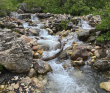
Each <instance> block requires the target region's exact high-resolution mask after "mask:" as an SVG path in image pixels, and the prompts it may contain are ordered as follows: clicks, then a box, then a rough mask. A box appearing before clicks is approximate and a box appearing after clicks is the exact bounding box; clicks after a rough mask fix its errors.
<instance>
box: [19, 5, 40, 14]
mask: <svg viewBox="0 0 110 93" xmlns="http://www.w3.org/2000/svg"><path fill="white" fill-rule="evenodd" d="M41 11H42V8H41V7H31V8H30V7H29V5H27V3H21V4H20V5H19V8H18V11H17V12H18V13H23V12H25V13H39V12H41Z"/></svg>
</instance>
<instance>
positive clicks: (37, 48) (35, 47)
mask: <svg viewBox="0 0 110 93" xmlns="http://www.w3.org/2000/svg"><path fill="white" fill-rule="evenodd" d="M32 49H33V50H36V51H37V50H39V49H40V47H39V46H33V47H32Z"/></svg>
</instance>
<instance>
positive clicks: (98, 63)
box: [93, 59, 110, 71]
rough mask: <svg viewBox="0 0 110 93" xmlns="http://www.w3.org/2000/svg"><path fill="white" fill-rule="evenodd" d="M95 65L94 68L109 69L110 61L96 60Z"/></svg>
mask: <svg viewBox="0 0 110 93" xmlns="http://www.w3.org/2000/svg"><path fill="white" fill-rule="evenodd" d="M93 67H94V69H97V70H101V71H105V70H108V69H109V68H110V61H109V60H102V59H99V60H97V61H95V62H94V64H93Z"/></svg>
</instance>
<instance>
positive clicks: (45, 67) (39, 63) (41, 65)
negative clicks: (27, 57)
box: [33, 59, 51, 74]
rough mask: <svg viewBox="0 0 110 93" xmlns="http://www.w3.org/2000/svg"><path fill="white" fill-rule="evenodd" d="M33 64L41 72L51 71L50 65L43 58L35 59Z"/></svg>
mask: <svg viewBox="0 0 110 93" xmlns="http://www.w3.org/2000/svg"><path fill="white" fill-rule="evenodd" d="M33 65H34V69H35V70H36V71H37V72H38V73H39V74H45V73H47V72H49V71H51V67H50V65H49V64H48V63H46V62H45V61H43V60H41V59H35V60H33Z"/></svg>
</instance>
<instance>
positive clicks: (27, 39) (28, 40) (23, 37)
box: [21, 35, 32, 43]
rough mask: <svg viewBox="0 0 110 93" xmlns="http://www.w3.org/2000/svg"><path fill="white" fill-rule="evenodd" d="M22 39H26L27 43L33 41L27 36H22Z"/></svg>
mask: <svg viewBox="0 0 110 93" xmlns="http://www.w3.org/2000/svg"><path fill="white" fill-rule="evenodd" d="M21 39H24V40H25V41H26V43H29V42H30V41H31V40H32V39H31V38H29V37H27V36H25V35H22V36H21Z"/></svg>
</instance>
